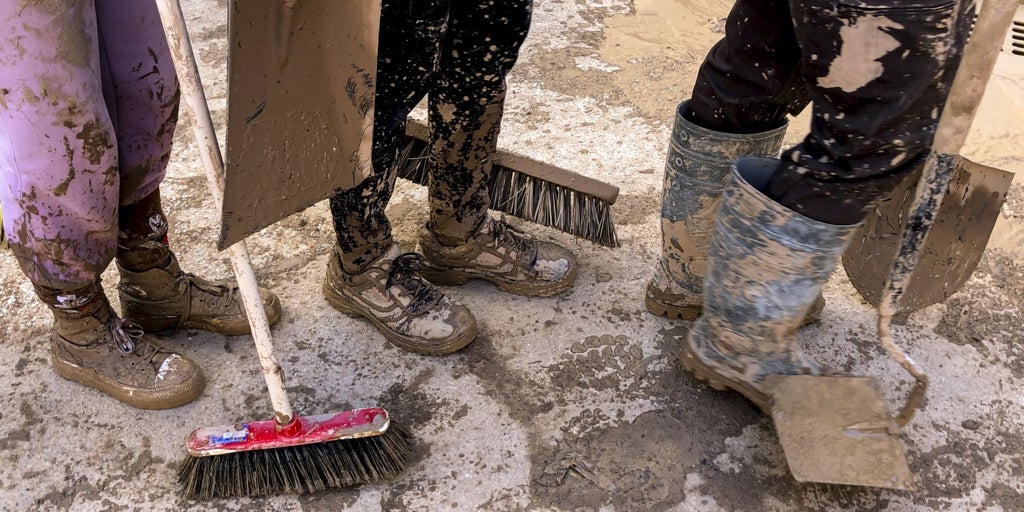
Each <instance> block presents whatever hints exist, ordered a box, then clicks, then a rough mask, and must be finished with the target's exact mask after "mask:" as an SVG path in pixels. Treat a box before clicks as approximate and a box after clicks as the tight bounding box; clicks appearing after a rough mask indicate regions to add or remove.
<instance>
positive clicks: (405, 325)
mask: <svg viewBox="0 0 1024 512" xmlns="http://www.w3.org/2000/svg"><path fill="white" fill-rule="evenodd" d="M449 3H450V2H449V0H385V1H384V2H383V4H382V11H381V23H380V42H379V49H378V57H377V80H376V97H375V100H374V121H373V149H372V155H371V159H372V162H373V174H372V175H371V176H369V177H367V178H366V179H365V180H363V182H362V183H360V184H359V185H357V186H356V187H353V188H351V189H347V190H337V191H335V192H334V194H333V195H332V196H331V198H330V207H331V215H332V217H333V218H334V230H335V233H336V234H337V245H336V246H335V248H334V251H333V252H332V254H331V256H330V261H329V262H328V267H327V278H326V280H325V282H324V286H323V293H324V297H325V298H326V299H327V301H328V303H330V304H331V305H332V306H333V307H334V308H335V309H338V310H339V311H341V312H343V313H345V314H348V315H350V316H356V317H363V318H366V319H368V320H369V321H371V322H372V323H373V324H374V325H375V326H376V327H377V329H378V330H379V331H380V332H381V334H382V335H384V337H385V338H386V339H387V340H388V341H390V342H391V343H393V344H395V345H397V346H399V347H401V348H403V349H405V350H410V351H413V352H417V353H421V354H429V355H442V354H448V353H451V352H455V351H457V350H459V349H461V348H463V347H465V346H466V345H468V344H469V343H471V342H472V341H473V340H474V339H475V338H476V333H477V328H476V320H475V319H474V318H473V315H472V314H471V313H470V312H469V309H467V308H466V307H465V306H463V305H461V304H459V303H458V302H457V301H455V300H453V299H451V298H450V297H447V296H445V295H444V293H442V292H441V290H439V289H438V288H436V287H435V286H434V285H432V284H430V283H429V282H427V281H425V280H424V279H423V278H422V277H420V275H419V274H418V273H417V268H418V264H419V257H418V255H415V254H405V255H400V254H399V253H398V249H397V246H396V245H395V243H394V241H393V240H392V237H391V223H390V222H388V218H387V216H386V215H385V213H384V211H385V208H386V207H387V205H388V201H390V199H391V193H392V191H393V190H394V186H395V179H396V178H397V168H396V167H395V165H396V164H397V157H398V152H399V150H400V149H401V148H402V144H403V141H404V138H405V124H406V117H407V116H408V115H409V112H411V111H412V109H413V108H414V107H415V106H416V104H417V103H418V102H419V101H420V100H421V99H423V97H424V96H425V95H426V94H427V91H428V90H429V88H430V83H431V78H432V77H433V74H434V70H435V68H436V66H437V59H438V55H439V52H440V48H441V41H442V38H443V36H444V32H445V30H446V27H447V25H448V12H449Z"/></svg>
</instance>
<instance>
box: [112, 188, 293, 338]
mask: <svg viewBox="0 0 1024 512" xmlns="http://www.w3.org/2000/svg"><path fill="white" fill-rule="evenodd" d="M118 225H119V227H120V232H119V233H118V237H117V238H118V240H117V270H118V272H119V273H120V274H121V282H120V284H119V285H118V292H119V294H120V299H121V311H122V312H123V313H124V316H125V318H130V319H132V320H133V321H135V322H136V323H138V324H139V325H141V326H142V328H143V329H145V330H146V331H147V332H156V333H160V332H172V331H175V330H178V329H182V328H184V329H202V330H204V331H210V332H216V333H220V334H226V335H229V336H237V335H241V334H249V332H250V330H251V329H250V327H249V320H248V317H247V316H246V314H245V309H244V308H243V306H242V301H241V297H240V296H239V292H238V287H237V286H235V285H234V284H233V283H229V282H224V281H209V280H206V279H203V278H201V277H197V276H194V275H192V274H187V273H185V272H182V270H181V267H179V266H178V259H177V257H175V255H174V253H173V252H171V249H170V246H169V245H168V241H167V217H166V216H165V215H164V212H163V209H162V207H161V205H160V190H159V189H157V190H155V191H153V193H151V194H149V195H148V196H146V197H144V198H142V199H141V200H139V201H138V202H136V203H133V204H130V205H125V206H122V207H121V208H120V209H119V210H118ZM260 298H261V299H263V307H264V308H265V310H266V314H267V320H268V321H269V322H270V325H274V323H276V322H277V321H278V320H280V318H281V303H280V301H279V300H278V299H277V296H276V295H274V294H273V293H272V292H270V291H269V290H265V289H262V288H260Z"/></svg>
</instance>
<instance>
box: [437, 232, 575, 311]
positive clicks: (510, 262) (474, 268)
mask: <svg viewBox="0 0 1024 512" xmlns="http://www.w3.org/2000/svg"><path fill="white" fill-rule="evenodd" d="M420 247H421V248H422V250H423V256H424V258H426V260H427V265H426V266H425V267H424V268H423V270H421V272H420V273H421V274H422V275H423V277H425V278H427V279H428V280H429V281H431V282H433V283H436V284H441V285H460V284H466V283H467V282H469V280H470V279H483V280H486V281H490V282H491V283H494V285H495V286H497V287H498V289H499V290H501V291H503V292H508V293H512V294H515V295H523V296H526V297H550V296H552V295H556V294H558V293H561V292H563V291H565V290H568V289H569V288H571V287H572V285H573V282H574V281H575V280H576V258H575V257H574V256H573V254H572V253H571V252H569V250H568V249H566V248H564V247H562V246H559V245H556V244H553V243H550V242H538V241H535V240H530V239H529V238H527V237H526V236H525V234H524V233H523V232H521V231H519V230H517V229H515V228H513V227H512V226H510V225H508V224H507V223H506V222H505V221H504V220H496V219H487V220H485V221H484V223H483V227H482V228H480V231H478V232H477V234H476V235H475V236H473V238H470V239H469V240H467V241H466V242H465V243H463V244H460V245H456V246H446V245H444V244H442V243H441V242H440V241H439V240H438V239H437V237H435V236H434V234H433V233H431V232H430V230H429V229H427V228H426V227H424V228H423V229H422V230H420Z"/></svg>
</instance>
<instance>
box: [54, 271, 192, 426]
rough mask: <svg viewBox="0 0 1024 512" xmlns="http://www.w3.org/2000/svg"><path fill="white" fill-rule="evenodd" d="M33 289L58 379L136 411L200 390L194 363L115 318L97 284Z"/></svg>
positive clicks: (172, 403)
mask: <svg viewBox="0 0 1024 512" xmlns="http://www.w3.org/2000/svg"><path fill="white" fill-rule="evenodd" d="M36 292H37V294H38V295H39V297H40V298H42V299H43V301H44V302H45V303H46V304H47V305H48V306H49V307H50V310H51V311H52V312H53V318H54V322H53V333H52V334H51V337H50V356H51V360H52V363H53V368H54V369H55V370H56V371H57V374H58V375H60V376H61V377H64V378H65V379H68V380H72V381H75V382H78V383H80V384H84V385H86V386H89V387H91V388H95V389H97V390H99V391H102V392H103V393H106V394H108V395H110V396H112V397H114V398H116V399H118V400H120V401H122V402H124V403H126V404H128V405H131V406H133V407H138V408H140V409H170V408H172V407H177V406H179V405H183V404H186V403H188V402H191V401H192V400H194V399H195V398H196V397H198V396H199V394H200V393H202V391H203V388H204V387H205V386H206V379H205V378H204V377H203V372H202V370H200V368H199V366H198V365H196V364H195V363H194V362H192V361H191V360H189V359H188V358H186V357H185V356H182V355H181V354H177V353H175V352H172V351H170V350H167V349H164V348H162V347H160V345H158V344H157V343H156V342H155V341H154V340H153V339H152V337H150V336H148V335H146V334H145V333H144V332H143V330H142V328H140V327H139V326H138V325H135V324H133V323H131V322H127V321H124V320H121V319H120V318H118V317H117V315H116V314H114V311H113V310H112V309H111V308H110V303H109V302H108V301H107V296H106V295H105V294H104V293H103V289H102V288H101V287H100V285H99V283H98V282H97V283H94V284H93V285H92V286H90V287H88V288H86V289H83V290H77V291H72V292H65V291H59V290H50V289H46V288H42V287H37V288H36Z"/></svg>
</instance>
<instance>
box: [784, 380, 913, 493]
mask: <svg viewBox="0 0 1024 512" xmlns="http://www.w3.org/2000/svg"><path fill="white" fill-rule="evenodd" d="M770 386H771V394H772V400H773V401H772V419H773V420H774V421H775V430H776V432H778V435H779V441H780V442H781V443H782V448H783V450H784V451H785V453H786V460H787V462H788V463H789V470H790V472H791V473H792V474H793V477H794V478H796V480H797V481H800V482H820V483H828V484H840V485H860V486H867V487H884V488H889V489H905V490H909V489H912V488H913V477H912V476H911V474H910V467H909V466H908V465H907V457H906V454H904V452H903V448H902V447H901V446H900V443H899V441H898V440H897V439H896V437H895V436H893V435H891V434H889V433H888V432H887V431H886V427H887V426H888V425H890V424H892V417H891V416H890V415H889V411H888V409H887V408H886V405H885V399H884V398H883V397H882V393H881V391H880V390H879V388H878V383H877V382H876V381H875V379H873V378H870V377H815V376H810V375H792V376H780V377H775V378H774V381H773V382H771V383H770Z"/></svg>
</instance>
